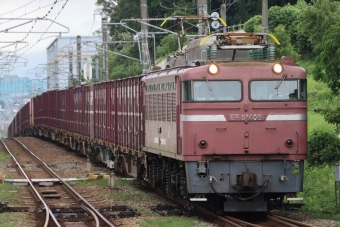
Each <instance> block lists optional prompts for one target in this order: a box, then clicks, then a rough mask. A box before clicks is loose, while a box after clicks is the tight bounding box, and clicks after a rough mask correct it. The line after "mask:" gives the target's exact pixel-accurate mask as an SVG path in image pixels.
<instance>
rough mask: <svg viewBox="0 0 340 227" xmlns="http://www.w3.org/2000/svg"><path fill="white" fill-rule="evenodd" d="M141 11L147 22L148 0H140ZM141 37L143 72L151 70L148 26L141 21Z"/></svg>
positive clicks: (143, 19) (143, 18) (144, 20)
mask: <svg viewBox="0 0 340 227" xmlns="http://www.w3.org/2000/svg"><path fill="white" fill-rule="evenodd" d="M140 11H141V17H142V21H143V22H147V20H146V18H148V6H147V0H140ZM141 38H142V73H148V72H149V59H148V55H149V47H148V26H147V25H146V24H144V23H141Z"/></svg>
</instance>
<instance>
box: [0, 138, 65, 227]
mask: <svg viewBox="0 0 340 227" xmlns="http://www.w3.org/2000/svg"><path fill="white" fill-rule="evenodd" d="M1 142H2V143H3V145H4V147H5V148H6V150H7V152H8V153H9V154H10V155H11V156H12V159H13V160H14V162H15V165H16V166H17V167H18V169H19V171H20V173H21V174H22V175H23V176H24V177H25V178H26V180H27V181H28V184H29V185H30V188H31V190H32V191H33V192H34V194H35V196H36V197H37V198H38V199H39V200H40V201H41V202H42V203H43V204H44V207H45V209H46V218H45V224H44V227H47V226H48V223H49V218H50V217H49V216H51V217H52V219H53V221H54V223H55V224H56V225H57V226H58V227H61V225H60V224H59V222H58V220H57V219H56V218H55V217H54V215H53V213H52V211H51V210H50V208H49V207H48V205H47V204H46V203H45V201H44V199H43V198H42V197H41V196H40V194H39V192H38V191H37V190H36V189H35V187H34V186H33V183H32V181H31V179H30V178H29V177H28V176H27V174H26V173H25V171H24V170H23V169H22V167H21V165H20V163H19V162H18V161H17V160H16V158H15V157H14V155H13V154H12V152H11V151H10V150H9V148H8V147H7V145H6V144H5V142H4V141H3V140H1Z"/></svg>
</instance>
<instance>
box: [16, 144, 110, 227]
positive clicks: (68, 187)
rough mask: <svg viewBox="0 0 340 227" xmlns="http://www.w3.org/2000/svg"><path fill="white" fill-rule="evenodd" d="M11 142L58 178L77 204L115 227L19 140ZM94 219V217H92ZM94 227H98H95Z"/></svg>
mask: <svg viewBox="0 0 340 227" xmlns="http://www.w3.org/2000/svg"><path fill="white" fill-rule="evenodd" d="M13 140H15V141H17V142H18V143H19V144H21V145H22V146H23V147H24V148H25V149H26V150H27V151H28V152H30V153H31V154H32V156H33V157H34V158H35V159H37V160H38V161H39V162H41V164H42V166H43V167H44V169H46V170H47V171H48V172H49V173H51V174H52V175H53V176H54V177H55V178H58V179H59V181H60V182H62V187H63V188H64V189H65V190H66V191H67V192H69V193H70V194H71V195H72V197H73V198H74V199H75V200H77V201H78V202H79V203H81V204H84V206H86V207H87V208H89V209H91V210H92V211H93V213H95V214H96V216H98V217H99V218H100V220H101V221H102V222H104V223H105V224H106V225H107V226H110V227H115V226H114V225H113V224H112V223H111V222H109V220H107V219H106V218H105V217H104V216H103V215H102V214H101V213H100V212H99V211H98V210H97V209H96V208H95V207H93V206H92V205H91V204H90V203H89V202H87V200H85V199H84V198H83V197H82V196H81V195H80V194H79V193H78V192H76V191H75V190H74V189H73V188H72V187H71V186H70V185H68V184H67V183H66V182H65V181H64V180H63V179H62V178H61V177H60V176H59V175H58V174H56V173H55V172H54V171H53V170H52V169H51V168H50V167H48V166H47V164H46V163H45V162H44V161H42V160H41V159H40V158H39V157H37V156H36V155H35V154H33V153H32V152H31V151H30V150H29V149H28V148H27V147H26V146H25V145H24V144H22V143H21V142H20V141H19V140H17V139H15V138H13ZM79 199H80V200H79ZM94 218H95V217H94ZM96 227H99V225H98V226H96Z"/></svg>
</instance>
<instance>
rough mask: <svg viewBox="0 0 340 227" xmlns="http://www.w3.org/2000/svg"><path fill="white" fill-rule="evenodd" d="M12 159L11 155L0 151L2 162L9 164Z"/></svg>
mask: <svg viewBox="0 0 340 227" xmlns="http://www.w3.org/2000/svg"><path fill="white" fill-rule="evenodd" d="M10 159H11V156H10V155H9V154H7V153H3V152H1V151H0V162H7V161H8V160H10Z"/></svg>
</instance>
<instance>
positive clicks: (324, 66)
mask: <svg viewBox="0 0 340 227" xmlns="http://www.w3.org/2000/svg"><path fill="white" fill-rule="evenodd" d="M339 40H340V23H339V24H336V25H332V26H330V27H329V28H328V29H327V30H326V32H325V33H324V35H323V37H322V40H321V42H320V43H319V44H316V45H315V50H316V52H318V53H319V54H318V55H317V56H316V59H315V60H316V62H317V64H316V67H315V70H314V71H313V74H314V77H315V79H317V80H321V81H324V82H326V83H327V84H328V86H329V87H330V88H331V90H332V92H333V93H334V94H339V91H340V77H339V75H340V43H339Z"/></svg>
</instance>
